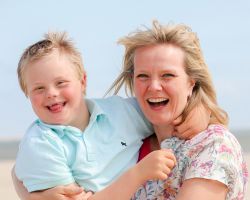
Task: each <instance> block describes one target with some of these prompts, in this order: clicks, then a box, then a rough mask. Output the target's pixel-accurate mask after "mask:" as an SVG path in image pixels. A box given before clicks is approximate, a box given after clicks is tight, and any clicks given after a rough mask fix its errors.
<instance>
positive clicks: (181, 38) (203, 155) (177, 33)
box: [110, 21, 248, 200]
mask: <svg viewBox="0 0 250 200" xmlns="http://www.w3.org/2000/svg"><path fill="white" fill-rule="evenodd" d="M119 43H120V44H122V45H124V46H125V55H124V68H123V72H122V73H121V74H120V76H119V77H118V79H117V80H116V81H115V82H114V84H113V86H112V87H111V89H110V91H111V90H112V89H114V90H115V93H117V92H118V91H119V89H120V88H121V86H122V85H123V84H125V86H126V90H129V91H130V92H131V93H132V94H134V95H135V97H136V98H137V100H138V103H139V105H140V107H141V109H142V111H143V113H144V114H145V116H146V117H147V119H148V120H149V121H150V122H151V123H152V124H153V127H154V130H155V133H156V136H157V138H156V137H151V138H149V139H148V141H146V142H145V144H144V147H142V149H143V152H144V154H146V153H145V148H146V151H147V149H148V151H153V150H156V149H160V148H171V149H172V150H173V152H174V154H175V156H176V158H177V165H176V167H175V168H174V169H173V171H172V172H171V174H170V176H169V178H168V179H166V180H165V181H163V182H162V181H148V182H147V183H146V184H145V185H144V186H143V187H141V188H140V189H139V190H138V192H137V193H136V194H135V196H134V199H178V200H182V199H203V200H208V199H209V200H217V199H218V200H220V199H227V200H229V199H243V198H244V194H245V190H246V182H247V177H248V172H247V168H246V163H245V162H244V160H243V157H242V152H241V147H240V144H239V143H238V141H237V140H236V138H235V137H234V136H233V135H232V134H231V133H230V132H229V131H228V129H227V128H226V126H227V123H228V116H227V113H226V112H225V111H223V110H222V109H221V108H220V107H219V105H218V104H217V100H216V93H215V89H214V87H213V84H212V80H211V76H210V74H209V71H208V67H207V65H206V63H205V61H204V58H203V55H202V51H201V48H200V44H199V39H198V37H197V35H196V34H195V33H194V32H192V30H191V29H190V28H189V27H188V26H185V25H168V26H162V25H160V24H159V23H158V22H156V21H155V22H153V28H152V29H146V30H137V31H136V32H134V33H132V34H130V35H128V36H127V37H124V38H122V39H121V40H120V41H119ZM200 103H201V104H203V105H204V106H205V107H206V108H207V109H208V110H210V111H211V118H210V122H209V124H210V125H209V126H208V128H207V129H206V130H205V131H203V132H201V133H199V134H198V135H197V136H195V137H194V138H192V139H191V140H189V141H184V140H180V139H178V138H176V137H174V134H173V133H174V126H173V125H172V122H173V120H174V119H176V118H177V117H180V116H181V117H182V120H185V118H186V116H188V114H189V113H190V110H192V109H193V108H194V107H195V106H196V105H198V104H200ZM142 157H143V156H142Z"/></svg>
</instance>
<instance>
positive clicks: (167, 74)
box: [162, 73, 175, 78]
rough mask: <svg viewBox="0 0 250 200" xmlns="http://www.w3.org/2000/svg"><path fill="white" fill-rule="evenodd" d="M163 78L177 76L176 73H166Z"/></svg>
mask: <svg viewBox="0 0 250 200" xmlns="http://www.w3.org/2000/svg"><path fill="white" fill-rule="evenodd" d="M162 77H163V78H170V77H175V75H174V74H170V73H166V74H163V75H162Z"/></svg>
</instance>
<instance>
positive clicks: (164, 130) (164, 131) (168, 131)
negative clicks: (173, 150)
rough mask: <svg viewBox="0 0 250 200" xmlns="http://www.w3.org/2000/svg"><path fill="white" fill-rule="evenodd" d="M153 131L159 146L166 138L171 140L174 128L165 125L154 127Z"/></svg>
mask: <svg viewBox="0 0 250 200" xmlns="http://www.w3.org/2000/svg"><path fill="white" fill-rule="evenodd" d="M154 131H155V134H156V136H157V139H158V142H159V144H161V142H162V141H163V140H165V139H167V138H171V137H172V136H173V132H174V126H172V125H166V126H161V125H160V126H156V125H154Z"/></svg>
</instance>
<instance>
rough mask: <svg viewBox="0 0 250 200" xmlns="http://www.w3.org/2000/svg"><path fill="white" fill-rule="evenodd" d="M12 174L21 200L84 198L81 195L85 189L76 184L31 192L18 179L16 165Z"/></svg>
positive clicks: (75, 199)
mask: <svg viewBox="0 0 250 200" xmlns="http://www.w3.org/2000/svg"><path fill="white" fill-rule="evenodd" d="M11 176H12V181H13V184H14V187H15V190H16V193H17V195H18V197H19V198H20V199H21V200H47V199H50V200H77V199H82V198H80V196H81V195H83V194H84V192H83V189H82V188H81V187H79V186H77V185H76V184H70V185H67V186H58V187H54V188H51V189H47V190H44V191H40V192H32V193H29V192H28V190H27V189H26V188H25V187H24V185H23V184H22V182H21V181H20V180H18V179H17V177H16V175H15V170H14V167H13V169H12V171H11Z"/></svg>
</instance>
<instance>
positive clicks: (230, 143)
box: [184, 126, 244, 195]
mask: <svg viewBox="0 0 250 200" xmlns="http://www.w3.org/2000/svg"><path fill="white" fill-rule="evenodd" d="M188 156H189V158H190V159H189V163H188V167H187V168H186V171H185V174H184V180H187V179H191V178H205V179H210V180H216V181H219V182H221V183H223V184H225V185H226V186H227V187H228V188H229V193H230V195H233V193H234V194H240V193H242V192H243V191H244V180H243V177H242V176H240V174H242V173H243V170H244V169H243V168H242V166H243V165H244V159H243V155H242V152H241V147H240V145H239V143H238V141H237V140H236V138H235V137H234V136H233V135H232V134H231V133H230V132H228V131H227V130H225V129H223V128H220V127H219V126H212V127H210V128H209V130H208V136H207V137H205V138H204V140H202V142H200V143H199V144H196V145H194V146H193V147H192V148H191V149H190V151H189V152H188Z"/></svg>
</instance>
